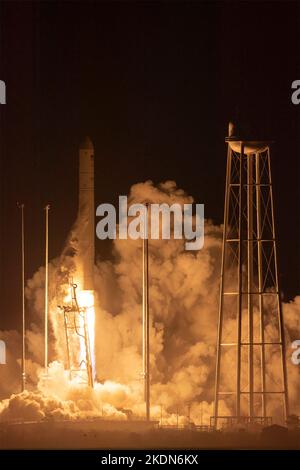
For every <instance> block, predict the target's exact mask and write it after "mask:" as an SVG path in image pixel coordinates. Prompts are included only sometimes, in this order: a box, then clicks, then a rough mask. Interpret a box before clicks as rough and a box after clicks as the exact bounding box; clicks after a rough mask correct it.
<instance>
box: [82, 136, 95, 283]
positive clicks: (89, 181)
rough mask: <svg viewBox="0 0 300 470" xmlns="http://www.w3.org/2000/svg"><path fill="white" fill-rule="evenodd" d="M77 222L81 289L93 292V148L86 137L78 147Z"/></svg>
mask: <svg viewBox="0 0 300 470" xmlns="http://www.w3.org/2000/svg"><path fill="white" fill-rule="evenodd" d="M79 220H80V223H81V227H80V233H81V237H80V245H79V250H80V253H79V255H80V259H81V263H82V289H83V290H94V261H95V198H94V146H93V143H92V141H91V139H90V138H89V137H86V138H85V139H84V141H83V142H82V143H81V145H80V147H79Z"/></svg>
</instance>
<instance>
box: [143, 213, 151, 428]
mask: <svg viewBox="0 0 300 470" xmlns="http://www.w3.org/2000/svg"><path fill="white" fill-rule="evenodd" d="M146 219H147V222H146V227H148V206H147V211H146ZM149 327H150V322H149V257H148V230H147V229H146V230H145V234H144V238H143V377H144V398H145V404H146V419H147V421H149V420H150V350H149Z"/></svg>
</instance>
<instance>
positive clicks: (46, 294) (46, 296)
mask: <svg viewBox="0 0 300 470" xmlns="http://www.w3.org/2000/svg"><path fill="white" fill-rule="evenodd" d="M49 209H50V205H49V204H47V205H46V207H45V215H46V232H45V235H46V237H45V371H46V373H48V308H49V302H48V287H49V286H48V265H49Z"/></svg>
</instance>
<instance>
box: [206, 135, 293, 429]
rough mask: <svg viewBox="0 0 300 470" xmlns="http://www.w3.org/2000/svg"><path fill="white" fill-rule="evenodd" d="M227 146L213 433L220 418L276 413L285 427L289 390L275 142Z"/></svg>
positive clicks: (243, 419) (240, 419)
mask: <svg viewBox="0 0 300 470" xmlns="http://www.w3.org/2000/svg"><path fill="white" fill-rule="evenodd" d="M226 142H227V143H228V155H227V175H226V190H225V208H224V231H223V248H222V264H221V281H220V299H219V324H218V340H217V360H216V382H215V409H214V417H213V420H214V426H216V427H218V426H220V422H221V421H222V419H223V418H225V419H226V421H227V422H230V423H233V422H235V423H237V424H238V423H244V424H247V423H248V424H249V423H257V422H260V423H261V424H267V423H269V422H270V420H271V418H270V417H271V416H274V415H276V417H278V414H280V416H281V418H280V419H279V421H281V422H284V420H285V419H286V417H287V416H288V413H289V410H288V386H287V371H286V360H285V338H284V325H283V317H282V306H281V299H280V286H279V278H278V262H277V247H276V234H275V224H274V206H273V191H272V179H271V167H270V144H271V142H263V141H250V140H241V139H240V138H236V137H228V138H226ZM221 400H222V403H220V401H221ZM222 408H223V409H222ZM218 421H219V425H218Z"/></svg>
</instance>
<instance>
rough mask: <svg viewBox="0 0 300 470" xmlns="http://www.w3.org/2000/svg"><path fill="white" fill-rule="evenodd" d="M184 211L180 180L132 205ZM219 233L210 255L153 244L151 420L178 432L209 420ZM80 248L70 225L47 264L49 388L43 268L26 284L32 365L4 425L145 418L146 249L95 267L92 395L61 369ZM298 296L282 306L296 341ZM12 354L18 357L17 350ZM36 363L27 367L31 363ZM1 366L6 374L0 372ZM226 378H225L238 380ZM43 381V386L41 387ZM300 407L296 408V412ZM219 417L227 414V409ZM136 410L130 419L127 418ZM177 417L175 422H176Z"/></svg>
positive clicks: (11, 360)
mask: <svg viewBox="0 0 300 470" xmlns="http://www.w3.org/2000/svg"><path fill="white" fill-rule="evenodd" d="M145 201H147V202H149V203H163V202H164V203H167V204H173V203H175V202H176V203H179V204H181V205H183V204H184V203H190V202H192V198H191V197H190V196H188V195H187V194H186V193H185V192H184V191H183V190H181V189H178V188H177V186H176V184H175V182H172V181H168V182H166V183H162V184H159V185H158V186H155V185H154V184H153V183H152V182H150V181H148V182H146V183H139V184H136V185H134V186H133V187H132V188H131V191H130V195H129V203H136V202H145ZM221 238H222V227H219V226H216V225H214V224H213V223H212V222H211V221H209V220H206V222H205V242H204V248H203V249H202V250H200V251H194V252H191V251H186V250H185V246H184V240H174V239H170V240H150V241H149V267H150V273H149V276H150V316H151V330H150V343H151V381H152V387H151V402H152V410H151V413H152V416H153V417H154V418H157V419H160V416H161V411H162V412H163V422H164V423H169V424H176V422H177V419H178V421H179V423H180V424H184V423H185V422H186V421H187V419H188V418H187V416H188V415H189V417H190V419H191V420H192V421H193V422H195V423H197V424H200V423H202V422H203V423H205V424H208V423H209V417H210V416H211V415H212V413H213V409H212V402H213V387H214V373H215V345H216V333H217V312H218V295H219V276H220V255H221ZM79 243H80V220H77V222H76V224H75V225H74V227H73V229H72V231H71V234H70V237H69V239H68V241H67V244H66V248H65V250H64V252H63V253H62V255H61V257H60V258H58V259H56V260H53V261H52V262H51V264H50V269H49V279H50V299H51V301H50V315H51V344H50V346H51V347H50V359H51V360H52V361H56V362H53V364H52V365H51V367H50V370H49V378H48V379H47V380H46V379H45V378H43V376H42V375H41V371H40V367H41V365H42V360H43V335H42V326H43V323H42V315H43V309H44V306H43V302H44V269H43V268H40V269H39V270H38V272H37V273H36V274H35V275H34V276H33V278H32V279H31V280H30V281H28V284H27V289H26V295H27V304H28V308H29V309H30V312H31V318H32V321H33V322H34V323H33V324H32V325H31V327H30V329H29V330H28V331H27V348H28V352H29V357H30V362H29V361H28V364H27V369H28V370H30V384H31V385H30V386H29V390H30V391H26V392H23V393H22V394H17V395H13V396H11V398H10V399H7V400H4V401H3V402H2V403H1V405H0V419H2V420H3V419H9V418H14V417H17V416H22V417H24V419H25V417H28V415H30V416H31V419H43V418H45V417H48V416H51V417H53V418H66V417H67V418H70V419H77V418H79V417H89V416H99V414H100V415H101V414H103V415H110V416H116V417H117V418H124V419H125V418H126V416H127V415H128V413H133V414H134V415H137V416H141V415H143V414H144V403H143V393H142V390H143V383H142V375H141V372H142V356H141V351H142V327H141V304H142V289H141V287H142V270H141V266H142V242H141V240H115V241H114V243H113V255H114V261H101V260H98V261H97V263H96V266H95V292H96V305H95V310H96V340H95V348H96V350H95V354H96V376H97V383H96V385H95V388H94V390H89V389H86V388H83V387H80V386H78V384H76V383H73V382H72V381H70V380H69V377H68V373H67V372H66V371H64V365H65V364H66V345H65V336H64V327H63V318H62V316H61V313H60V312H59V310H58V308H57V305H61V304H62V303H63V302H64V296H65V295H66V293H67V291H68V282H69V279H70V277H73V278H74V280H76V281H77V277H80V260H79V259H78V257H77V256H76V253H77V252H78V244H79ZM299 312H300V301H299V297H297V298H296V299H295V301H294V302H292V303H290V304H287V305H285V306H284V314H285V320H286V324H287V326H288V328H289V332H290V335H291V337H293V339H296V337H295V338H294V335H297V332H299V326H300V325H299V318H300V316H299ZM6 335H10V336H9V337H10V340H9V343H10V345H11V346H10V345H9V353H8V364H9V365H8V366H5V367H6V368H5V370H6V372H5V373H6V374H7V376H6V380H5V381H4V384H3V381H2V382H1V385H0V388H1V394H2V395H1V396H2V397H4V396H9V395H10V394H11V393H16V392H17V391H18V389H19V387H20V386H19V374H20V372H19V367H20V365H19V357H20V338H19V336H18V335H17V333H15V332H9V333H6ZM12 351H13V352H12ZM290 362H291V361H290V359H289V379H290V380H289V381H290V397H291V402H292V407H293V408H292V411H293V412H294V413H298V414H299V413H300V409H299V405H298V402H297V396H299V392H300V387H299V385H298V383H299V368H297V367H296V366H294V365H292V364H291V363H290ZM29 364H30V365H29ZM0 367H1V366H0ZM231 375H232V371H230V370H228V376H227V379H228V380H232V376H231ZM37 376H38V377H39V379H37ZM297 407H298V408H297ZM220 409H221V410H222V413H224V414H225V413H226V412H229V410H228V409H227V408H226V405H225V403H223V404H222V403H221V406H220ZM129 410H130V411H129ZM178 416H179V418H178Z"/></svg>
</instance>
